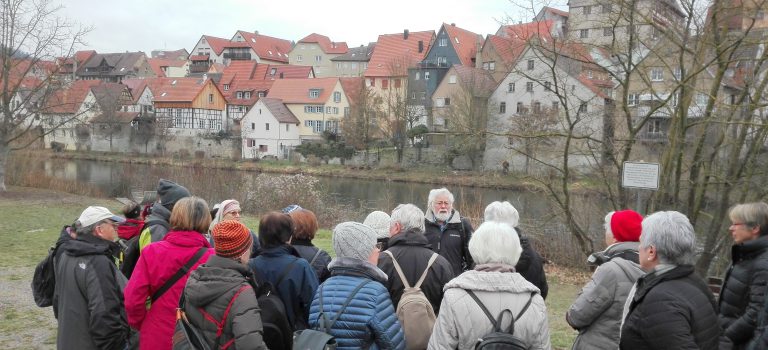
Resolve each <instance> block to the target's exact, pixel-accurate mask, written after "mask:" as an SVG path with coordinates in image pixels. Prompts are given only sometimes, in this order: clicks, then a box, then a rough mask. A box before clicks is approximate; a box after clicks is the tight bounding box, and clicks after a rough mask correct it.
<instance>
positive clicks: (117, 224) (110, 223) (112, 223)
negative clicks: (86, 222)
mask: <svg viewBox="0 0 768 350" xmlns="http://www.w3.org/2000/svg"><path fill="white" fill-rule="evenodd" d="M104 224H107V225H109V226H112V227H113V228H117V226H119V225H120V224H119V223H117V222H114V221H104V222H102V223H101V225H104Z"/></svg>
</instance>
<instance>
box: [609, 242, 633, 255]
mask: <svg viewBox="0 0 768 350" xmlns="http://www.w3.org/2000/svg"><path fill="white" fill-rule="evenodd" d="M639 245H640V242H618V243H614V244H611V245H610V246H608V248H605V250H604V251H603V252H604V253H605V254H606V255H611V254H614V253H618V252H623V251H627V250H631V251H635V252H637V251H638V250H637V249H638V246H639Z"/></svg>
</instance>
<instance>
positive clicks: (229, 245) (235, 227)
mask: <svg viewBox="0 0 768 350" xmlns="http://www.w3.org/2000/svg"><path fill="white" fill-rule="evenodd" d="M252 245H253V236H251V232H250V231H249V230H248V228H247V227H245V225H243V224H241V223H240V222H237V221H235V220H227V221H222V222H220V223H218V224H216V226H214V227H213V246H214V247H215V249H216V255H218V256H220V257H224V258H239V257H241V256H243V254H245V251H247V250H248V248H250V247H251V246H252Z"/></svg>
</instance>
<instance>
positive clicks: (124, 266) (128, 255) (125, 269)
mask: <svg viewBox="0 0 768 350" xmlns="http://www.w3.org/2000/svg"><path fill="white" fill-rule="evenodd" d="M154 225H160V226H163V227H165V229H166V230H168V229H170V226H169V225H168V223H167V222H165V221H163V220H150V221H147V222H145V223H144V228H143V229H142V230H141V233H140V234H138V235H136V236H133V237H131V239H129V240H128V242H126V244H125V245H126V247H125V249H124V250H123V261H122V263H121V264H120V271H121V272H122V273H123V275H125V278H127V279H131V275H132V274H133V269H134V268H136V263H138V262H139V256H140V255H141V242H140V240H141V236H143V235H144V232H147V236H150V235H151V232H152V231H151V230H150V228H151V227H152V226H154ZM150 239H151V238H150Z"/></svg>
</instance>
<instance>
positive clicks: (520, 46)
mask: <svg viewBox="0 0 768 350" xmlns="http://www.w3.org/2000/svg"><path fill="white" fill-rule="evenodd" d="M487 42H488V43H490V44H491V45H493V48H494V49H495V50H496V53H497V54H498V55H499V57H501V59H502V60H503V61H504V64H505V65H506V66H507V67H511V66H512V64H513V63H514V62H516V61H517V59H518V58H519V57H520V55H521V54H522V53H523V51H524V49H525V47H526V42H525V41H524V40H512V39H507V38H503V37H500V36H498V35H488V39H487Z"/></svg>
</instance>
